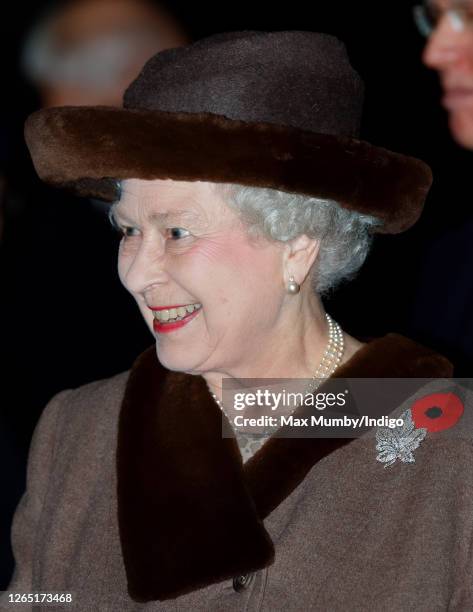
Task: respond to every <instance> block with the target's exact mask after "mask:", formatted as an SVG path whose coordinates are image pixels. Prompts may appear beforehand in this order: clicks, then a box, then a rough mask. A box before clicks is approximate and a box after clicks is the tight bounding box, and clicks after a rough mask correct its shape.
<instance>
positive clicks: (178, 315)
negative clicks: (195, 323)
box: [153, 303, 202, 322]
mask: <svg viewBox="0 0 473 612" xmlns="http://www.w3.org/2000/svg"><path fill="white" fill-rule="evenodd" d="M201 307H202V304H199V303H196V304H187V305H186V306H179V307H178V308H164V309H163V310H155V311H154V312H153V314H154V318H155V319H157V320H158V321H162V322H166V321H170V320H175V321H180V320H181V319H183V318H184V317H185V316H186V315H187V314H190V313H192V312H194V310H199V308H201Z"/></svg>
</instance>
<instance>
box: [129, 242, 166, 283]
mask: <svg viewBox="0 0 473 612" xmlns="http://www.w3.org/2000/svg"><path fill="white" fill-rule="evenodd" d="M167 279H168V274H167V272H166V265H165V253H164V248H163V246H162V245H161V244H159V243H158V242H157V241H156V240H142V241H141V244H140V245H139V248H138V249H137V250H136V251H135V252H134V254H133V257H132V258H130V260H129V264H128V266H127V267H126V269H125V271H124V274H123V278H122V282H123V284H124V285H125V286H126V288H127V289H128V290H129V291H130V292H132V293H134V294H143V295H144V294H146V293H147V292H148V290H149V288H150V287H152V286H154V285H159V284H162V283H165V282H166V280H167Z"/></svg>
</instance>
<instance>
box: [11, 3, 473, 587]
mask: <svg viewBox="0 0 473 612" xmlns="http://www.w3.org/2000/svg"><path fill="white" fill-rule="evenodd" d="M130 1H131V2H132V3H133V0H130ZM66 4H68V3H66V2H41V1H38V0H37V1H36V2H31V1H30V2H26V1H20V2H18V3H16V9H15V7H14V4H13V3H12V2H7V5H10V7H11V12H9V17H8V18H6V20H7V28H6V30H7V31H6V32H5V34H4V41H5V44H4V49H5V50H6V51H5V52H4V53H5V55H6V56H5V59H4V62H3V65H4V68H3V74H4V77H3V78H4V86H3V88H2V96H1V103H2V105H3V108H2V113H1V115H0V117H1V118H0V156H1V157H0V163H1V166H0V177H1V179H0V191H1V211H2V215H1V217H0V235H1V237H0V282H1V294H0V314H1V318H0V351H1V357H2V362H3V363H4V367H3V369H2V372H3V375H2V377H1V400H0V466H1V468H0V486H1V489H0V490H1V500H2V501H1V506H0V589H5V588H6V585H7V584H8V582H9V579H10V575H11V571H12V567H13V560H12V556H11V549H10V543H9V541H10V524H11V517H12V515H13V511H14V508H15V506H16V504H17V503H18V500H19V497H20V495H21V493H22V492H23V490H24V487H25V471H26V458H27V452H28V446H29V442H30V438H31V434H32V431H33V429H34V426H35V424H36V422H37V419H38V418H39V416H40V414H41V411H42V409H43V408H44V405H45V404H46V402H47V401H48V400H49V399H50V398H51V397H52V395H54V394H55V393H57V392H58V391H59V390H61V389H63V388H68V387H75V386H78V385H81V384H84V383H86V382H89V381H92V380H96V379H99V378H103V377H108V376H111V375H113V374H115V373H117V372H120V371H123V370H127V369H129V368H130V366H131V364H132V362H133V360H134V358H135V357H136V356H137V355H138V354H139V353H140V352H141V351H142V350H143V349H144V348H146V347H147V346H149V345H150V344H151V343H152V341H153V339H152V337H151V335H150V334H149V332H148V331H147V329H146V328H145V326H144V323H142V321H141V317H140V315H139V312H138V309H137V308H136V307H135V306H134V303H133V301H132V300H131V298H128V296H127V294H126V293H125V290H124V289H122V288H121V286H120V284H119V281H118V277H117V273H116V270H115V267H116V263H115V259H116V249H117V246H118V239H117V238H116V237H115V236H114V234H113V232H112V230H111V229H110V228H109V224H108V220H107V218H106V214H105V210H104V209H103V208H102V207H101V206H100V204H99V203H93V202H88V201H84V202H82V201H79V200H77V199H75V198H73V197H71V196H69V195H65V194H63V193H60V192H55V191H53V190H51V189H49V188H47V187H45V186H44V185H42V184H41V183H40V181H39V180H38V179H37V177H36V175H35V173H34V171H33V169H32V166H31V162H30V159H29V155H28V151H27V149H26V147H25V145H24V142H23V138H22V130H23V122H24V120H25V118H26V116H27V115H28V114H29V113H31V112H33V111H34V110H36V109H38V108H40V107H41V106H42V105H45V104H53V105H54V104H55V103H56V102H55V101H57V100H59V101H60V102H59V103H69V102H68V100H69V99H70V98H69V97H68V96H74V95H81V94H82V93H84V92H83V88H82V89H81V88H80V87H79V88H78V90H77V91H76V92H74V91H73V88H71V87H69V88H68V89H67V88H66V89H67V91H65V92H64V91H62V90H61V92H60V93H61V95H59V96H58V91H57V90H58V87H59V85H61V84H59V85H58V84H57V83H56V84H55V86H56V89H54V88H53V87H52V86H49V85H48V86H47V85H46V84H45V83H44V82H43V83H40V82H39V81H38V78H39V77H38V76H36V77H35V78H36V81H35V79H34V78H32V77H31V75H30V77H27V76H26V75H25V71H24V70H23V69H21V67H20V63H21V62H20V57H21V56H22V52H23V50H24V47H25V37H26V35H27V34H28V33H31V28H32V26H33V25H34V24H37V23H38V20H41V19H43V20H44V16H45V15H47V14H48V13H51V12H54V11H58V10H60V9H61V7H65V6H66ZM148 5H150V6H151V9H150V10H153V5H154V6H155V7H156V8H157V9H158V13H157V19H158V20H159V19H161V18H162V19H163V20H164V21H165V24H166V32H167V34H168V35H169V41H168V44H171V45H173V43H172V40H173V37H174V40H178V39H179V40H180V41H181V42H182V44H183V43H184V42H185V41H186V40H195V39H199V38H202V37H204V36H207V35H210V34H213V33H217V32H222V31H229V30H241V29H245V30H248V29H252V30H289V29H299V30H312V31H322V32H328V33H331V34H335V35H336V36H338V37H339V38H341V39H342V40H343V41H345V43H346V45H347V47H348V50H349V54H350V57H351V61H352V64H353V65H354V67H355V68H356V69H357V70H358V72H359V73H360V74H361V76H362V78H363V79H364V81H365V85H366V104H365V114H364V121H363V126H362V138H363V139H365V140H369V141H371V142H373V143H375V144H377V145H380V146H384V147H386V148H389V149H393V150H395V151H399V152H402V153H406V154H410V155H414V156H417V157H420V158H421V159H424V160H425V161H427V162H428V163H429V165H430V166H431V167H432V169H433V172H434V177H435V182H434V186H433V189H432V191H431V194H430V196H429V199H428V202H427V205H426V208H425V212H424V214H423V216H422V219H421V221H420V222H419V223H418V224H417V225H416V226H415V227H414V228H413V229H411V230H409V231H408V232H406V233H404V234H401V235H399V236H392V237H388V236H384V237H378V238H376V240H375V243H374V246H373V250H372V253H371V255H370V257H369V259H368V261H367V263H366V265H365V267H364V269H363V271H362V272H361V274H360V275H359V277H358V279H357V280H356V281H354V282H353V283H352V284H350V285H347V286H345V287H342V288H341V289H340V290H339V291H338V292H337V293H336V294H334V295H332V296H330V298H328V299H327V300H326V302H327V308H328V310H329V312H331V313H332V314H333V316H334V317H335V318H336V319H338V320H339V321H340V323H341V324H342V326H343V327H344V328H345V329H346V330H347V331H348V332H349V333H351V334H353V335H355V336H359V337H360V338H369V337H374V336H379V335H383V334H385V333H387V332H393V331H394V332H399V333H403V334H406V335H408V336H410V337H412V338H414V339H416V340H418V341H420V342H423V343H424V344H427V345H429V346H432V347H433V348H436V349H437V350H439V351H441V352H443V353H444V354H446V355H447V356H448V357H449V358H450V359H451V360H452V361H453V362H454V363H455V366H456V373H457V374H458V375H459V376H470V371H471V364H472V361H473V357H472V353H473V349H472V348H471V347H473V342H472V340H473V317H470V303H471V302H472V299H471V298H470V295H472V297H473V283H472V282H471V281H470V276H471V275H470V272H469V270H470V265H471V264H470V261H471V250H473V246H470V245H471V244H472V242H473V240H470V239H469V236H470V235H471V237H472V238H473V215H472V212H471V208H472V207H471V203H470V200H471V195H472V194H471V190H470V186H469V176H470V175H469V168H470V164H471V162H472V157H471V153H468V152H466V151H464V150H462V149H460V148H459V147H458V146H457V145H455V144H454V143H453V141H452V139H451V137H450V135H449V132H448V129H447V123H446V116H445V114H444V112H443V111H442V110H441V108H440V105H439V98H440V90H439V87H438V84H437V78H436V76H435V74H433V73H430V72H429V71H428V70H427V69H426V68H425V67H424V66H423V65H422V63H421V60H420V55H421V51H422V47H423V43H424V41H423V39H422V38H421V37H420V35H419V34H418V33H417V31H416V29H415V26H414V24H413V20H412V16H411V12H412V2H408V1H405V0H396V2H392V3H382V2H379V1H377V2H374V1H373V2H371V1H365V2H363V3H354V2H348V1H347V2H335V1H333V2H324V3H320V2H313V3H307V2H302V1H298V0H293V1H292V2H291V3H289V4H287V3H285V4H284V5H277V4H275V3H264V2H258V3H256V2H254V1H253V2H248V1H246V0H240V1H239V2H238V3H235V4H232V5H229V4H228V3H223V2H222V3H220V4H219V3H215V2H212V3H209V2H205V0H202V1H201V2H198V3H191V2H184V1H175V2H172V1H171V0H169V1H167V2H161V3H159V4H158V3H153V2H150V3H148ZM147 10H148V9H147ZM163 11H164V12H163ZM81 19H82V20H85V22H86V25H87V24H88V25H89V26H90V19H89V20H88V18H86V17H84V16H83V15H82V16H81V15H80V14H77V15H72V17H70V19H69V23H67V20H66V23H63V24H62V27H63V30H64V31H63V32H62V33H61V36H62V37H63V41H62V42H63V44H64V45H66V44H67V40H66V39H67V37H68V36H73V33H72V34H71V31H73V30H74V27H75V25H77V24H78V23H79V21H81ZM103 19H104V22H106V23H110V18H109V17H108V18H107V17H106V16H105V17H104V18H103ZM130 19H131V17H130ZM138 21H139V20H138ZM84 27H85V26H84ZM137 27H138V26H137ZM86 29H87V27H86ZM157 31H159V26H158V28H157ZM148 34H151V37H152V31H150V32H148ZM88 36H91V34H90V33H89V34H88ZM127 36H128V34H127ZM130 36H131V38H130V40H131V44H133V33H132V35H130ZM157 36H158V37H159V36H160V34H157ZM112 38H113V37H112ZM65 40H66V42H64V41H65ZM112 42H113V41H112ZM162 42H163V41H162V40H160V41H159V44H161V43H162ZM151 44H152V42H151ZM157 44H158V41H157ZM176 44H178V43H176ZM179 44H181V43H179ZM112 46H113V45H112ZM142 52H143V53H145V52H146V49H145V48H143V50H142ZM150 54H152V52H151V53H150ZM80 61H82V62H83V64H84V62H85V63H87V58H85V59H84V57H83V58H82V60H80ZM113 61H114V60H113ZM113 61H112V60H110V62H111V63H110V69H109V70H108V73H107V74H110V73H111V71H112V67H113V66H114V64H113ZM142 63H143V62H142V61H141V60H140V64H142ZM84 65H85V64H84ZM35 70H37V71H38V70H39V71H40V70H41V66H39V67H38V66H37V67H36V68H35ZM59 89H60V87H59ZM61 96H63V97H61ZM63 100H66V102H63ZM91 100H92V99H91ZM98 100H99V102H98V103H100V98H99V99H98ZM110 100H113V99H112V98H110ZM77 103H89V102H87V99H86V97H85V98H84V100H80V101H78V102H77ZM90 103H95V99H94V100H93V101H91V102H90ZM104 103H113V101H112V102H109V100H108V99H105V102H104ZM470 228H471V234H470ZM457 237H458V239H457Z"/></svg>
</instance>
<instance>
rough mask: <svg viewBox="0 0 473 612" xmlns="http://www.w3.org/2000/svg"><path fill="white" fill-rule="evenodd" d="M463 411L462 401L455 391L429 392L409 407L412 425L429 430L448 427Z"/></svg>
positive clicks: (456, 420) (454, 423) (456, 421)
mask: <svg viewBox="0 0 473 612" xmlns="http://www.w3.org/2000/svg"><path fill="white" fill-rule="evenodd" d="M463 411H464V406H463V402H462V401H461V399H460V398H459V397H458V395H455V393H431V394H430V395H426V396H425V397H423V398H421V399H419V400H417V401H416V402H415V403H414V405H413V406H412V408H411V414H412V420H413V421H414V425H415V426H416V427H417V428H421V427H422V428H425V429H427V431H429V432H434V431H443V430H444V429H450V428H451V427H453V426H454V425H456V424H457V423H458V421H459V420H460V418H461V416H462V414H463Z"/></svg>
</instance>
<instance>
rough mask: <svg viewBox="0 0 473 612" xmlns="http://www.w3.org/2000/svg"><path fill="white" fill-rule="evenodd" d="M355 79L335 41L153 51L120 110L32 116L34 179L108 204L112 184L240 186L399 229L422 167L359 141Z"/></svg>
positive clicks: (259, 35) (206, 43)
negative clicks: (310, 199) (311, 200)
mask: <svg viewBox="0 0 473 612" xmlns="http://www.w3.org/2000/svg"><path fill="white" fill-rule="evenodd" d="M362 105H363V83H362V81H361V79H360V77H359V76H358V74H357V73H356V72H355V70H354V69H353V68H352V67H351V65H350V62H349V59H348V56H347V53H346V50H345V47H344V45H343V44H342V43H341V42H340V41H338V40H337V39H336V38H334V37H332V36H328V35H325V34H316V33H313V32H299V31H294V32H272V33H268V32H232V33H226V34H219V35H215V36H210V37H209V38H205V39H202V40H200V41H198V42H196V43H194V44H192V45H189V46H187V47H180V48H176V49H170V50H166V51H162V52H160V53H158V54H157V55H155V56H153V57H152V58H151V59H150V60H149V61H148V62H147V64H146V65H145V66H144V68H143V70H142V71H141V73H140V75H139V76H138V77H137V79H136V80H135V81H134V82H133V83H132V84H131V85H130V86H129V88H128V89H127V91H126V92H125V95H124V101H123V108H115V107H98V106H97V107H58V108H49V109H43V110H40V111H37V112H36V113H33V114H32V115H31V116H30V117H29V118H28V119H27V122H26V126H25V138H26V142H27V144H28V147H29V149H30V152H31V156H32V159H33V163H34V165H35V168H36V170H37V172H38V174H39V176H40V177H41V178H42V179H43V180H44V181H46V182H48V183H51V184H53V185H56V186H59V187H67V188H70V189H73V190H74V191H75V192H76V193H78V194H79V195H84V196H89V197H95V198H100V199H103V200H106V201H113V200H115V199H116V198H117V195H118V194H117V179H126V178H141V179H148V180H150V179H158V178H160V179H174V180H188V181H195V180H202V181H214V182H225V183H239V184H243V185H253V186H259V187H269V188H273V189H279V190H282V191H288V192H292V193H298V194H306V195H309V196H316V197H321V198H328V199H332V200H336V201H337V202H338V203H339V204H340V205H341V206H343V207H345V208H348V209H351V210H356V211H358V212H361V213H364V214H370V215H374V216H377V217H379V218H380V220H381V224H380V226H379V227H378V228H377V230H376V231H379V232H385V233H397V232H400V231H403V230H404V229H407V228H408V227H410V226H411V225H412V224H413V223H414V222H415V221H416V220H417V218H418V217H419V215H420V213H421V210H422V206H423V203H424V200H425V197H426V194H427V192H428V189H429V187H430V184H431V173H430V169H429V168H428V166H426V164H424V163H423V162H421V161H420V160H417V159H414V158H412V157H407V156H404V155H400V154H397V153H393V152H391V151H388V150H386V149H383V148H380V147H377V146H374V145H371V144H369V143H367V142H363V141H360V140H358V139H357V137H358V134H359V126H360V120H361V112H362Z"/></svg>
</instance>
